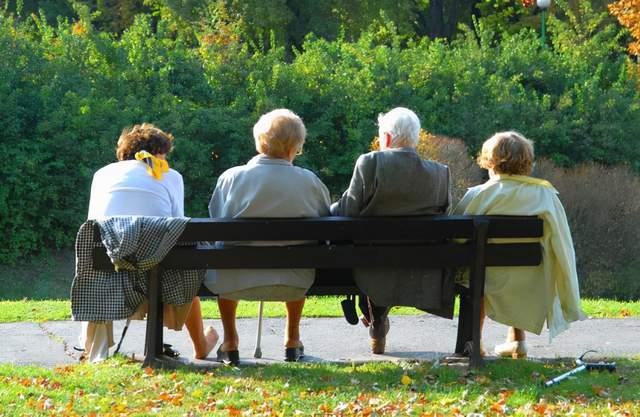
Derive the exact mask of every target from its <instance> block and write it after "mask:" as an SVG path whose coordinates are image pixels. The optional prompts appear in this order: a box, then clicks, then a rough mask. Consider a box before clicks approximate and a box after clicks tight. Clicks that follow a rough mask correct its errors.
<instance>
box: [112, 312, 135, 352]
mask: <svg viewBox="0 0 640 417" xmlns="http://www.w3.org/2000/svg"><path fill="white" fill-rule="evenodd" d="M130 324H131V319H127V322H126V323H125V325H124V329H122V336H120V341H119V342H118V346H117V347H116V350H115V351H114V352H113V354H114V355H115V354H116V353H118V352H120V346H122V341H123V340H124V335H125V334H127V330H129V325H130Z"/></svg>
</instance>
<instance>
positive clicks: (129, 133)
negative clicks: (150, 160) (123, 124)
mask: <svg viewBox="0 0 640 417" xmlns="http://www.w3.org/2000/svg"><path fill="white" fill-rule="evenodd" d="M172 148H173V136H172V135H171V134H170V133H165V132H163V131H162V130H160V129H158V128H157V127H155V126H154V125H152V124H151V123H143V124H141V125H134V126H133V127H131V128H125V129H124V130H123V131H122V133H121V134H120V138H118V146H117V147H116V157H117V158H118V160H119V161H125V160H127V159H135V155H136V153H137V152H139V151H142V150H145V151H147V152H149V153H151V154H152V155H158V154H167V153H169V152H170V151H171V149H172Z"/></svg>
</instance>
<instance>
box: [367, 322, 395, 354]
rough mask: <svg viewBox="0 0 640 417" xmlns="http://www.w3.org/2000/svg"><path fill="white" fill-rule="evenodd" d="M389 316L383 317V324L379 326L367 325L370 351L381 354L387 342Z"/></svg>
mask: <svg viewBox="0 0 640 417" xmlns="http://www.w3.org/2000/svg"><path fill="white" fill-rule="evenodd" d="M390 326H391V325H390V323H389V317H385V318H384V324H383V325H382V326H381V327H379V328H374V327H373V326H370V327H369V336H370V337H371V341H370V343H371V353H374V354H376V355H382V354H383V353H384V349H385V345H386V343H387V333H389V328H390Z"/></svg>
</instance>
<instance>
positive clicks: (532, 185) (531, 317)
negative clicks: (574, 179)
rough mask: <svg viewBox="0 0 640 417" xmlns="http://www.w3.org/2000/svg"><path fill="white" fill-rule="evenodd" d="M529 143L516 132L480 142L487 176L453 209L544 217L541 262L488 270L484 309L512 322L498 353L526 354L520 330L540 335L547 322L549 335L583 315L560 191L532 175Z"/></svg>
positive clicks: (516, 355) (489, 313)
mask: <svg viewBox="0 0 640 417" xmlns="http://www.w3.org/2000/svg"><path fill="white" fill-rule="evenodd" d="M533 159H534V152H533V142H532V141H530V140H529V139H527V138H525V137H524V136H522V135H521V134H519V133H517V132H500V133H496V134H495V135H494V136H492V137H491V138H490V139H488V140H487V141H486V142H485V143H484V144H483V145H482V151H481V152H480V155H479V156H478V164H479V165H480V167H482V168H486V169H487V170H488V171H489V180H488V181H487V182H486V183H484V184H482V185H479V186H476V187H473V188H470V189H469V190H468V191H467V193H466V194H465V196H464V197H463V198H462V200H461V201H460V203H459V204H458V206H457V207H456V209H455V212H456V213H457V214H485V215H492V214H493V215H500V214H503V215H535V216H538V217H540V218H541V219H542V220H543V222H544V232H543V236H542V239H541V244H542V247H543V257H542V263H541V264H540V265H538V266H535V267H491V268H488V269H487V275H486V283H485V293H484V302H483V304H484V306H483V307H484V311H483V317H484V314H486V315H488V316H489V317H490V318H491V319H493V320H495V321H497V322H499V323H503V324H506V325H508V326H511V328H510V329H509V332H508V335H507V340H506V342H505V343H503V344H500V345H498V346H496V347H495V353H496V355H498V356H511V357H513V358H521V357H526V355H527V347H526V344H525V334H524V331H525V330H526V331H529V332H532V333H536V334H540V333H541V331H542V328H543V325H544V323H545V321H546V322H547V327H548V329H549V337H550V339H551V338H553V337H555V336H556V335H558V334H559V333H561V332H563V331H564V330H566V329H567V328H568V327H569V323H570V322H572V321H576V320H582V319H584V318H585V315H584V313H583V312H582V310H581V309H580V293H579V290H578V276H577V273H576V261H575V252H574V249H573V241H572V239H571V232H570V231H569V224H568V222H567V216H566V214H565V212H564V208H563V207H562V203H561V202H560V199H559V198H558V191H556V189H555V188H553V186H552V185H551V183H549V182H548V181H545V180H542V179H538V178H533V177H531V176H530V175H531V171H532V168H533Z"/></svg>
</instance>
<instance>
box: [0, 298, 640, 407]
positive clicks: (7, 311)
mask: <svg viewBox="0 0 640 417" xmlns="http://www.w3.org/2000/svg"><path fill="white" fill-rule="evenodd" d="M582 308H583V309H584V311H585V313H586V314H587V315H588V316H590V317H598V318H624V317H640V301H613V300H601V299H600V300H589V299H586V300H582ZM202 313H203V316H204V317H205V318H209V319H215V318H219V317H220V314H219V312H218V305H217V303H216V302H215V300H204V301H203V302H202ZM284 313H285V310H284V303H277V302H269V303H265V308H264V314H265V316H266V317H284ZM257 314H258V303H257V302H251V301H243V302H241V303H240V305H239V307H238V317H257ZM391 314H392V315H402V314H404V315H406V314H423V313H422V312H421V311H420V310H416V309H414V308H409V307H396V308H394V309H392V310H391ZM304 316H305V317H341V316H342V309H341V308H340V298H339V297H312V298H309V299H308V300H307V302H306V304H305V307H304ZM70 319H71V304H70V302H69V301H68V300H29V299H24V300H19V301H0V323H10V322H16V321H33V322H43V321H51V320H70ZM0 416H1V415H0Z"/></svg>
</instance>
